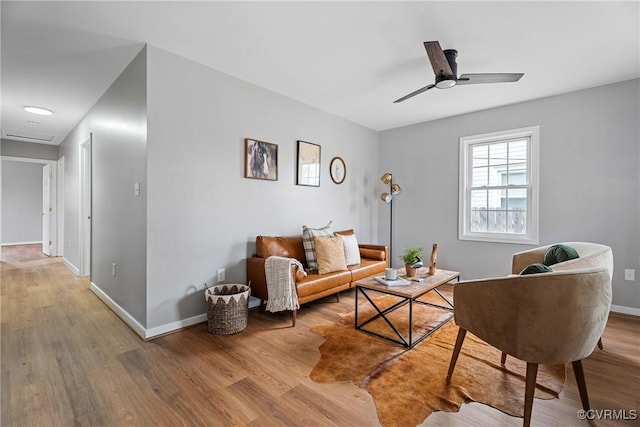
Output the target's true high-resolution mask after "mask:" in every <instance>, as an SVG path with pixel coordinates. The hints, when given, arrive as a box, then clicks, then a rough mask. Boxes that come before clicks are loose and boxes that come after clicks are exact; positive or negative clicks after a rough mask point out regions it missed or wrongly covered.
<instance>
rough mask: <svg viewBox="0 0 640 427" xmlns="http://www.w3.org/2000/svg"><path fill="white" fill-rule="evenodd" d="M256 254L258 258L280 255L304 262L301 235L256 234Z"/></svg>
mask: <svg viewBox="0 0 640 427" xmlns="http://www.w3.org/2000/svg"><path fill="white" fill-rule="evenodd" d="M256 255H257V256H258V257H260V258H269V257H270V256H282V257H286V258H295V259H297V260H298V261H300V262H301V263H303V264H304V263H305V262H306V258H305V255H304V248H303V246H302V236H278V237H270V236H258V237H256Z"/></svg>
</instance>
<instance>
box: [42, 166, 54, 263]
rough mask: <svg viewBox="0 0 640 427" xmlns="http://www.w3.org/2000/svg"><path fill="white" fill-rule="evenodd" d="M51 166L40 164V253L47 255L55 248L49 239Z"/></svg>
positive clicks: (51, 213) (52, 252)
mask: <svg viewBox="0 0 640 427" xmlns="http://www.w3.org/2000/svg"><path fill="white" fill-rule="evenodd" d="M53 172H54V171H53V168H52V167H51V165H44V166H42V175H41V176H42V212H40V216H41V222H42V233H41V235H42V253H43V254H45V255H47V256H53V255H54V254H55V250H54V249H53V240H52V239H51V222H52V221H53V220H54V218H53V205H54V204H55V201H54V200H51V193H52V192H53V191H52V189H51V187H53V183H54V182H55V181H54V180H53Z"/></svg>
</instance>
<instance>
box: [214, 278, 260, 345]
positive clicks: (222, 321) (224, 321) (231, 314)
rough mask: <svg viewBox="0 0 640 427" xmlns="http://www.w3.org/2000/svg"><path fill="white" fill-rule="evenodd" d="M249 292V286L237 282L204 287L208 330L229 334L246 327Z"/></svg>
mask: <svg viewBox="0 0 640 427" xmlns="http://www.w3.org/2000/svg"><path fill="white" fill-rule="evenodd" d="M250 293H251V288H249V286H247V285H239V284H226V285H216V286H212V287H210V288H206V289H205V291H204V298H205V300H206V301H207V303H208V309H207V321H208V322H209V328H208V329H209V332H211V333H212V334H219V335H230V334H235V333H238V332H240V331H242V330H243V329H244V328H246V327H247V316H248V311H249V294H250Z"/></svg>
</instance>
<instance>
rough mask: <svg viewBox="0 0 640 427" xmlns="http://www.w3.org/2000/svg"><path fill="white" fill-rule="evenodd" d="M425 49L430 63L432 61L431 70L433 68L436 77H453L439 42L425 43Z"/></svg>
mask: <svg viewBox="0 0 640 427" xmlns="http://www.w3.org/2000/svg"><path fill="white" fill-rule="evenodd" d="M424 48H425V49H426V50H427V56H428V57H429V61H431V68H433V73H434V74H435V75H436V76H442V75H445V76H452V75H453V72H452V71H451V67H450V66H449V61H447V57H446V56H444V52H443V51H442V48H441V47H440V43H438V42H437V41H433V42H424Z"/></svg>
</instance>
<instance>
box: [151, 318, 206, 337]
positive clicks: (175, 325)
mask: <svg viewBox="0 0 640 427" xmlns="http://www.w3.org/2000/svg"><path fill="white" fill-rule="evenodd" d="M206 321H207V313H204V314H198V315H197V316H193V317H189V318H188V319H182V320H178V321H176V322H171V323H165V324H164V325H160V326H156V327H154V328H149V329H147V330H146V336H145V337H144V338H145V339H151V338H154V337H157V336H159V335H164V334H168V333H169V332H173V331H177V330H180V329H183V328H186V327H187V326H191V325H195V324H198V323H202V322H206Z"/></svg>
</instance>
